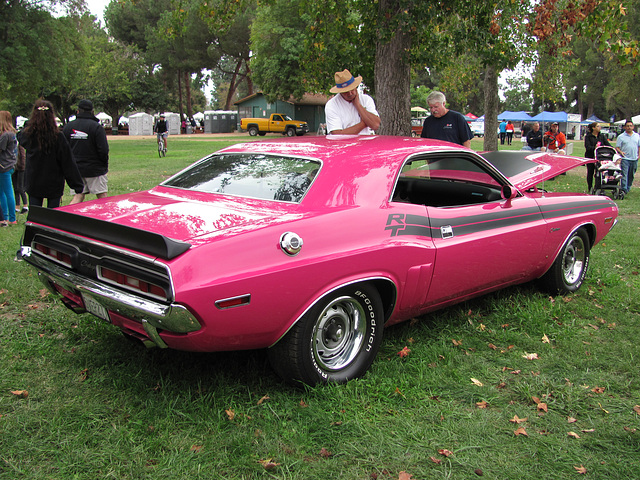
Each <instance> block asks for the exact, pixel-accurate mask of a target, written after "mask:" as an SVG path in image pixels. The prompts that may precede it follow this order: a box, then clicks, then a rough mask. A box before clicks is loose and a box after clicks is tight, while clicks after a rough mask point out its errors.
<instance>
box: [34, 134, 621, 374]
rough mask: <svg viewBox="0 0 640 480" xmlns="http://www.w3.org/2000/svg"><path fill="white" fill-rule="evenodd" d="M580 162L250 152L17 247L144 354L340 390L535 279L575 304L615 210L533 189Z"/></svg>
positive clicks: (273, 145) (260, 146) (48, 279)
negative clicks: (449, 315)
mask: <svg viewBox="0 0 640 480" xmlns="http://www.w3.org/2000/svg"><path fill="white" fill-rule="evenodd" d="M587 161H588V160H587V159H583V158H577V157H569V156H559V155H550V154H541V153H533V152H517V151H503V152H492V153H487V154H484V155H483V156H481V155H479V154H477V153H475V152H473V151H471V150H467V149H464V148H461V147H459V146H456V145H452V144H448V143H443V142H436V141H429V140H425V139H412V138H402V137H375V136H373V137H360V136H328V137H326V138H325V137H322V138H304V139H290V140H281V141H267V142H254V143H248V144H242V145H235V146H232V147H229V148H225V149H224V150H221V151H219V152H216V153H214V154H212V155H210V156H208V157H206V158H204V159H202V160H200V161H199V162H197V163H195V164H194V165H192V166H190V167H189V168H187V169H185V170H183V171H182V172H180V173H178V174H177V175H175V176H173V177H172V178H170V179H169V180H167V181H165V182H164V183H162V184H161V185H159V186H157V187H155V188H153V189H151V190H149V191H145V192H139V193H134V194H128V195H122V196H116V197H111V198H106V199H101V200H96V201H93V202H87V203H82V204H78V205H73V206H66V207H62V208H60V209H57V210H48V209H39V208H33V209H32V210H31V211H30V213H29V218H28V222H27V226H26V230H25V236H24V241H23V248H22V250H23V255H24V258H25V260H26V261H27V262H28V263H30V264H31V265H33V266H34V267H35V268H36V269H37V270H38V272H39V274H40V277H41V279H42V281H43V282H44V284H45V285H46V286H47V287H48V288H49V289H50V290H51V291H52V292H53V293H55V294H56V295H58V296H59V297H60V298H61V300H62V302H64V304H65V305H66V306H67V307H69V308H71V309H72V310H74V311H76V312H78V313H84V312H89V313H91V314H93V315H96V316H98V317H100V318H103V319H104V320H106V321H108V322H111V323H112V324H113V325H115V326H117V327H118V328H120V329H121V330H122V331H123V332H124V333H125V334H127V335H129V336H131V337H135V338H138V339H140V340H142V341H143V342H145V343H152V344H155V345H156V346H158V347H161V348H167V347H168V348H174V349H180V350H190V351H207V352H208V351H221V350H239V349H255V348H267V347H268V348H269V358H270V360H271V363H272V365H273V368H274V369H275V371H276V372H277V373H278V374H279V375H280V376H282V378H284V379H285V380H287V381H289V382H293V383H298V382H303V383H306V384H316V383H319V382H327V381H334V382H344V381H347V380H349V379H352V378H356V377H359V376H362V375H363V374H364V373H365V372H366V371H367V369H368V368H369V366H370V365H371V363H372V362H373V360H374V357H375V355H376V352H377V350H378V347H379V346H380V342H381V340H382V332H383V328H385V327H387V326H389V325H392V324H395V323H398V322H401V321H403V320H406V319H409V318H412V317H414V316H416V315H421V314H424V313H426V312H429V311H432V310H435V309H438V308H442V307H444V306H447V305H451V304H453V303H456V302H460V301H463V300H465V299H468V298H471V297H474V296H478V295H482V294H484V293H487V292H491V291H493V290H497V289H500V288H503V287H506V286H508V285H514V284H519V283H524V282H529V281H531V280H535V279H541V280H542V283H543V285H544V286H545V287H546V288H547V289H549V290H551V291H552V292H555V293H563V292H572V291H575V290H577V289H578V288H579V287H580V285H581V284H582V282H583V279H584V276H585V274H586V271H587V266H588V262H589V251H590V249H591V247H592V246H593V245H594V244H596V243H597V242H599V241H600V240H602V238H603V237H604V236H605V235H606V234H607V233H608V232H609V231H610V230H611V228H612V227H613V226H614V225H615V223H616V216H617V212H618V210H617V207H616V204H615V203H614V202H613V201H611V200H610V199H608V198H606V197H603V196H589V195H583V194H567V193H558V194H554V193H548V192H546V191H545V190H543V189H541V188H539V187H540V186H542V185H539V184H542V182H544V181H545V180H548V179H550V178H552V177H555V176H557V175H559V174H561V173H563V172H565V171H567V170H569V169H571V168H573V167H575V166H577V165H581V164H583V163H585V162H587Z"/></svg>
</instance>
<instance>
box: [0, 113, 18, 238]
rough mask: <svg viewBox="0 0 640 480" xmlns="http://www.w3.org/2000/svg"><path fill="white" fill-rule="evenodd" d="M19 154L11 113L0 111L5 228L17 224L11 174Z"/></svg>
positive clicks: (0, 198) (0, 180) (0, 188)
mask: <svg viewBox="0 0 640 480" xmlns="http://www.w3.org/2000/svg"><path fill="white" fill-rule="evenodd" d="M17 153H18V143H17V140H16V129H15V128H14V127H13V119H12V118H11V113H9V112H7V111H6V110H2V111H0V204H1V205H2V216H3V220H2V224H3V226H6V225H15V224H16V223H17V221H16V203H15V197H14V196H13V184H12V183H11V174H13V170H14V168H15V166H16V162H17V160H18V159H17Z"/></svg>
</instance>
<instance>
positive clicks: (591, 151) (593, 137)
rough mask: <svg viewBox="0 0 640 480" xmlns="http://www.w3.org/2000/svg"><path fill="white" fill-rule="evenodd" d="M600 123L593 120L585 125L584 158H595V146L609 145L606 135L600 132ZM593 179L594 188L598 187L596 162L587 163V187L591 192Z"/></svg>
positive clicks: (598, 178)
mask: <svg viewBox="0 0 640 480" xmlns="http://www.w3.org/2000/svg"><path fill="white" fill-rule="evenodd" d="M600 128H601V126H600V124H599V123H598V122H593V123H590V124H589V125H587V130H588V132H587V134H586V135H585V136H584V156H585V158H596V147H600V146H602V145H606V146H608V147H610V146H611V144H610V143H609V140H607V137H605V136H604V135H603V134H602V133H600ZM594 179H595V189H596V190H597V189H598V188H600V177H599V176H598V175H597V171H596V164H595V163H587V188H588V192H589V193H591V192H592V189H591V187H592V186H593V181H594Z"/></svg>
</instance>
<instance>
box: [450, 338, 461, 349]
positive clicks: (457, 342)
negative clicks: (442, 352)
mask: <svg viewBox="0 0 640 480" xmlns="http://www.w3.org/2000/svg"><path fill="white" fill-rule="evenodd" d="M451 343H453V345H454V346H455V347H459V346H460V345H462V340H456V339H455V338H452V339H451Z"/></svg>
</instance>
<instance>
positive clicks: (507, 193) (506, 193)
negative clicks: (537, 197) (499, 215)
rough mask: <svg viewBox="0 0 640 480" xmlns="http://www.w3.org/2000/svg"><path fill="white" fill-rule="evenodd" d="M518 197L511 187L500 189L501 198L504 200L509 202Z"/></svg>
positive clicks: (505, 186)
mask: <svg viewBox="0 0 640 480" xmlns="http://www.w3.org/2000/svg"><path fill="white" fill-rule="evenodd" d="M517 195H518V190H516V189H515V188H513V187H512V186H511V185H504V186H503V187H502V198H504V199H505V200H511V199H512V198H515V197H516V196H517Z"/></svg>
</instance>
